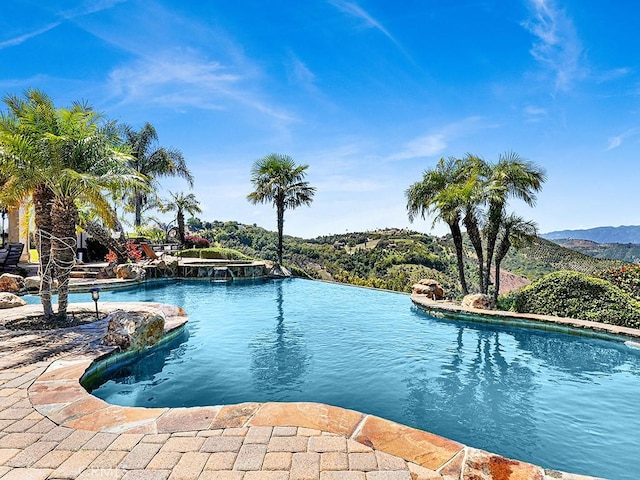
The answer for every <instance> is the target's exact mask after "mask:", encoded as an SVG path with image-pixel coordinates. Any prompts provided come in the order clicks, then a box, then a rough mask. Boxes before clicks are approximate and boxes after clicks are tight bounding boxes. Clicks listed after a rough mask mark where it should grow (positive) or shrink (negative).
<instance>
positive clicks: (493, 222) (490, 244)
mask: <svg viewBox="0 0 640 480" xmlns="http://www.w3.org/2000/svg"><path fill="white" fill-rule="evenodd" d="M503 209H504V204H502V203H492V204H491V205H490V206H489V220H488V225H487V258H486V267H485V271H484V291H483V292H482V293H488V292H489V281H490V278H489V276H490V274H491V263H492V262H493V253H494V251H495V248H496V242H497V241H498V233H499V232H500V224H501V223H502V218H503Z"/></svg>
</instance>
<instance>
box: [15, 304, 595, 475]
mask: <svg viewBox="0 0 640 480" xmlns="http://www.w3.org/2000/svg"><path fill="white" fill-rule="evenodd" d="M123 306H126V307H128V308H130V309H131V310H140V309H148V310H160V311H161V312H162V313H163V314H164V315H165V318H166V327H165V332H166V334H167V335H168V336H169V337H171V332H173V334H174V336H175V333H176V332H178V331H179V330H180V329H182V328H183V327H184V325H185V324H186V322H187V316H186V314H185V312H184V311H183V310H182V309H181V308H179V307H172V306H167V305H160V304H148V303H141V302H135V303H126V304H112V305H111V306H106V304H103V309H110V310H113V309H115V308H123ZM23 308H24V307H23ZM16 313H17V312H16ZM113 353H114V349H112V348H106V349H105V348H104V347H101V348H100V347H98V346H96V348H94V349H93V350H92V351H91V352H90V353H87V354H84V355H81V356H76V357H74V358H70V359H62V360H56V361H54V362H53V363H51V364H50V365H49V366H48V368H47V369H46V370H45V371H44V372H43V373H42V374H41V375H40V376H39V377H38V378H37V379H36V380H35V381H34V382H33V383H32V384H31V385H30V386H29V388H28V396H29V400H30V402H31V404H32V405H33V407H34V408H35V409H36V410H37V411H38V412H39V413H40V414H42V415H44V416H45V417H47V418H49V419H50V420H51V421H53V422H54V423H55V424H57V425H60V426H63V427H69V428H73V429H76V430H89V431H96V432H105V433H117V434H122V433H128V434H136V433H137V434H166V433H176V432H188V431H206V430H215V429H220V428H251V427H264V426H270V427H298V428H307V429H313V430H319V431H322V432H327V433H329V434H335V435H340V436H343V437H345V438H347V439H348V440H351V441H355V442H358V443H359V444H362V445H363V447H369V448H373V449H374V450H378V451H380V452H384V453H386V454H390V455H393V456H396V457H399V458H401V459H403V460H405V461H407V462H409V463H411V464H414V465H417V466H419V467H422V468H425V469H427V470H426V471H425V472H428V471H431V472H434V473H436V472H437V473H438V474H439V475H440V477H441V478H444V479H460V478H463V477H464V478H483V479H496V480H497V479H511V480H516V479H522V480H524V479H532V480H536V479H539V480H543V479H548V478H564V479H578V478H580V479H587V478H590V477H585V476H579V475H572V474H565V473H562V472H555V471H548V472H545V470H544V469H543V468H541V467H539V466H536V465H532V464H529V463H526V462H520V461H516V460H510V459H507V458H504V457H501V456H499V455H495V454H492V453H489V452H485V451H482V450H478V449H475V448H471V447H467V446H465V445H463V444H461V443H458V442H455V441H452V440H449V439H446V438H443V437H440V436H437V435H434V434H432V433H429V432H425V431H422V430H417V429H414V428H411V427H408V426H405V425H401V424H398V423H395V422H392V421H389V420H385V419H382V418H379V417H375V416H372V415H366V414H363V413H360V412H356V411H352V410H347V409H343V408H340V407H334V406H330V405H324V404H318V403H304V402H299V403H275V402H268V403H242V404H237V405H221V406H207V407H189V408H141V407H122V406H116V405H111V404H108V403H107V402H104V401H103V400H100V399H98V398H96V397H94V396H93V395H91V394H89V393H88V392H87V391H86V390H85V389H84V388H83V387H82V385H81V384H80V380H81V378H82V377H83V376H84V375H85V374H86V373H87V372H89V373H91V369H92V366H93V368H94V369H98V370H99V369H100V367H96V366H95V365H96V363H94V362H96V360H98V362H100V361H102V362H103V363H104V362H105V361H106V362H108V363H109V358H113V359H115V360H114V361H117V357H118V355H115V356H113V357H110V355H112V354H113ZM114 361H111V362H110V363H114ZM98 365H99V363H98ZM474 475H477V477H476V476H474ZM416 478H418V477H416ZM420 478H423V477H420ZM424 478H427V477H424ZM429 478H430V477H429Z"/></svg>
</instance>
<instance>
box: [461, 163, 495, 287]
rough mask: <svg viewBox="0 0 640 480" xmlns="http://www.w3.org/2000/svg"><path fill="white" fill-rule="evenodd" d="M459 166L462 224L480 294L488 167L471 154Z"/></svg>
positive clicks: (482, 273)
mask: <svg viewBox="0 0 640 480" xmlns="http://www.w3.org/2000/svg"><path fill="white" fill-rule="evenodd" d="M459 165H460V167H459V168H461V169H462V172H461V174H460V176H459V180H458V182H459V186H458V188H459V189H460V198H461V200H462V202H463V211H464V215H463V217H462V224H463V225H464V228H465V230H466V231H467V235H468V237H469V241H470V242H471V245H473V249H474V250H475V252H476V258H477V261H478V283H479V287H480V291H481V292H482V291H483V290H484V250H483V245H482V233H481V228H480V227H481V222H482V220H483V216H484V212H483V211H482V210H481V206H482V205H483V204H484V202H485V197H486V195H485V190H484V180H483V179H484V173H485V172H486V171H487V167H488V165H487V163H486V162H485V161H484V160H483V159H481V158H480V157H477V156H474V155H471V154H467V155H466V156H465V157H464V158H463V159H461V160H459Z"/></svg>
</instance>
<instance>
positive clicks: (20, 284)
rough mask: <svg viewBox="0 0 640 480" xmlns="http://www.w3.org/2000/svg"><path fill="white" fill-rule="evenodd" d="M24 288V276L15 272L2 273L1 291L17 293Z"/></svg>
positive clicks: (0, 277)
mask: <svg viewBox="0 0 640 480" xmlns="http://www.w3.org/2000/svg"><path fill="white" fill-rule="evenodd" d="M23 288H24V278H22V277H21V276H20V275H14V274H13V273H3V274H2V275H0V292H11V293H16V292H19V291H20V290H22V289H23Z"/></svg>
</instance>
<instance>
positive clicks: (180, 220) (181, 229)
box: [176, 209, 184, 245]
mask: <svg viewBox="0 0 640 480" xmlns="http://www.w3.org/2000/svg"><path fill="white" fill-rule="evenodd" d="M176 220H177V221H178V237H180V245H184V213H182V210H180V209H178V214H177V215H176Z"/></svg>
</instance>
